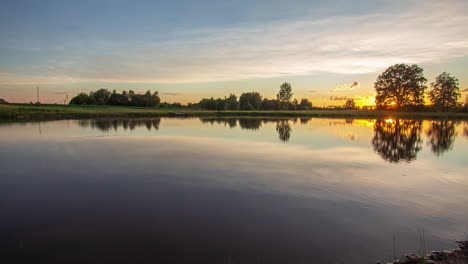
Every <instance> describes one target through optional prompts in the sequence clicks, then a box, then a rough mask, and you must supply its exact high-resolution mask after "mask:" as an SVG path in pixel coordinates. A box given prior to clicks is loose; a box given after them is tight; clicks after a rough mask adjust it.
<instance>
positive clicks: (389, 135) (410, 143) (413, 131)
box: [372, 119, 422, 162]
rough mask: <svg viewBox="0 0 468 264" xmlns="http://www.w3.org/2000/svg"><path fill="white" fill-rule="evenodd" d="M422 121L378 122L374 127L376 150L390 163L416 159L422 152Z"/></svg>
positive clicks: (373, 142) (397, 120) (373, 140)
mask: <svg viewBox="0 0 468 264" xmlns="http://www.w3.org/2000/svg"><path fill="white" fill-rule="evenodd" d="M421 130H422V121H416V120H399V119H396V120H391V119H389V120H376V122H375V125H374V138H373V139H372V144H373V145H374V150H375V151H376V152H377V153H378V154H379V155H380V156H381V157H382V158H384V159H385V160H387V161H390V162H400V161H406V162H410V161H412V160H414V159H416V155H417V153H418V152H419V151H420V150H421Z"/></svg>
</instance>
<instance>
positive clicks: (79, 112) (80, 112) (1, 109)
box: [0, 104, 468, 120]
mask: <svg viewBox="0 0 468 264" xmlns="http://www.w3.org/2000/svg"><path fill="white" fill-rule="evenodd" d="M170 116H180V117H185V116H187V117H190V116H273V117H337V118H388V117H401V118H416V119H418V118H424V119H468V113H436V112H381V111H351V110H313V111H207V110H195V109H179V108H177V109H167V108H161V109H154V108H145V107H126V106H107V105H104V106H89V105H83V106H78V105H30V104H5V105H0V119H2V120H44V119H79V118H100V117H114V118H115V117H170Z"/></svg>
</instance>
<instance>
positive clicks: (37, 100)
mask: <svg viewBox="0 0 468 264" xmlns="http://www.w3.org/2000/svg"><path fill="white" fill-rule="evenodd" d="M37 102H38V103H39V86H37Z"/></svg>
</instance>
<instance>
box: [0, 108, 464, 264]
mask: <svg viewBox="0 0 468 264" xmlns="http://www.w3.org/2000/svg"><path fill="white" fill-rule="evenodd" d="M0 147H1V151H0V166H1V167H0V168H1V177H0V246H1V248H2V249H3V250H2V251H3V252H5V253H6V255H9V256H11V257H15V258H17V259H18V260H20V261H21V260H24V261H25V262H26V261H34V262H47V263H376V261H377V260H380V261H382V262H390V261H391V260H392V259H393V255H394V253H393V251H394V249H393V238H394V239H395V252H396V255H397V256H402V255H403V254H405V253H409V252H415V253H418V251H421V250H424V251H426V252H430V251H431V250H443V249H451V248H454V247H455V243H454V242H453V241H454V240H457V239H467V237H468V235H467V234H468V158H467V157H468V122H466V121H430V120H423V121H422V120H404V119H400V120H397V119H391V118H389V119H382V120H376V119H366V120H362V119H321V118H313V119H310V118H309V119H299V118H294V119H274V118H240V119H238V118H208V117H206V118H153V119H97V120H60V121H47V122H29V123H3V124H0ZM422 236H424V238H423V239H422ZM421 240H423V242H424V243H421V242H420V241H421ZM422 244H423V245H422ZM31 263H32V262H31Z"/></svg>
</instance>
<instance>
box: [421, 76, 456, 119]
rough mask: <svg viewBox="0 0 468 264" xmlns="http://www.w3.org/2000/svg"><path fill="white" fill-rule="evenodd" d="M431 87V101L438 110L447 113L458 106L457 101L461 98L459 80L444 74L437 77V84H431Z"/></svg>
mask: <svg viewBox="0 0 468 264" xmlns="http://www.w3.org/2000/svg"><path fill="white" fill-rule="evenodd" d="M431 87H432V90H431V91H430V92H429V99H431V102H432V104H433V105H434V106H435V108H436V109H437V110H440V111H442V112H447V111H448V110H449V109H450V108H452V107H455V106H456V105H457V100H458V98H459V97H460V96H461V94H460V93H459V90H460V89H459V87H458V79H457V78H455V77H454V76H451V75H450V74H449V73H446V72H443V73H441V74H440V75H439V76H437V77H436V80H435V82H433V83H431Z"/></svg>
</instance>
